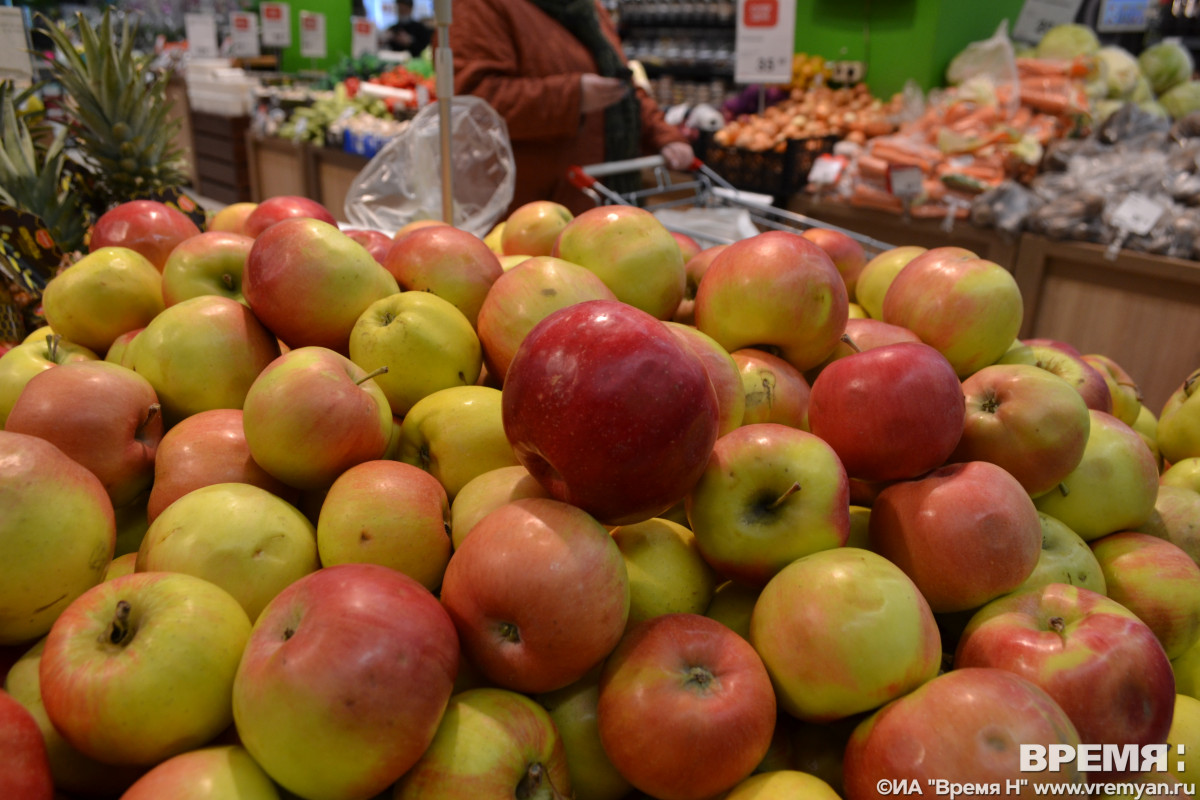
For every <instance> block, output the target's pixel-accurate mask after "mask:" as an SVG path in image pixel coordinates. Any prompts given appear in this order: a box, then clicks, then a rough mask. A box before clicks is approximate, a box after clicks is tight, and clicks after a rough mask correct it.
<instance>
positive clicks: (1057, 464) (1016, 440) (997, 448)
mask: <svg viewBox="0 0 1200 800" xmlns="http://www.w3.org/2000/svg"><path fill="white" fill-rule="evenodd" d="M962 391H963V395H964V396H965V397H966V402H967V413H966V417H965V419H964V423H963V432H962V438H961V439H959V441H958V446H957V447H956V448H955V449H954V452H953V453H952V454H951V455H950V460H951V461H990V462H991V463H993V464H997V465H999V466H1001V467H1003V468H1004V469H1005V470H1006V471H1007V472H1008V473H1009V474H1011V475H1012V476H1013V477H1014V478H1016V479H1017V481H1018V482H1020V484H1021V486H1022V487H1024V489H1025V491H1026V492H1028V493H1029V495H1030V496H1031V497H1037V496H1039V495H1043V494H1045V493H1046V492H1049V491H1050V490H1052V489H1054V488H1055V487H1057V486H1058V484H1059V482H1060V481H1061V480H1062V479H1063V478H1065V477H1067V475H1069V474H1071V471H1072V470H1073V469H1075V468H1076V467H1077V466H1079V462H1080V460H1082V459H1083V451H1084V448H1085V447H1086V446H1087V441H1088V431H1089V430H1090V428H1091V416H1090V414H1089V413H1088V407H1087V404H1085V403H1084V402H1083V398H1082V397H1081V396H1080V395H1079V392H1077V391H1075V389H1074V388H1072V386H1071V385H1070V384H1069V383H1067V382H1066V381H1064V380H1063V379H1061V378H1059V377H1058V376H1057V375H1054V374H1052V373H1050V372H1048V371H1046V370H1044V369H1038V368H1037V367H1034V366H1030V365H1028V364H993V365H991V366H987V367H984V368H983V369H981V370H979V371H978V372H976V373H975V374H974V375H972V376H971V377H969V378H967V379H966V380H964V381H963V384H962Z"/></svg>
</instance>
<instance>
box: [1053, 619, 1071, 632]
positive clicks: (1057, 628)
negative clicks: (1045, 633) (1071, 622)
mask: <svg viewBox="0 0 1200 800" xmlns="http://www.w3.org/2000/svg"><path fill="white" fill-rule="evenodd" d="M1066 629H1067V623H1066V621H1065V620H1064V619H1063V618H1062V617H1051V618H1050V630H1052V631H1054V632H1055V633H1062V632H1063V631H1065V630H1066Z"/></svg>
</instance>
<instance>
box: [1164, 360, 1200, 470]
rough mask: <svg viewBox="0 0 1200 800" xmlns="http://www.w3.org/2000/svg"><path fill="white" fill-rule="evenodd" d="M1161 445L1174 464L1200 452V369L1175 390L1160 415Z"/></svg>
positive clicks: (1166, 456)
mask: <svg viewBox="0 0 1200 800" xmlns="http://www.w3.org/2000/svg"><path fill="white" fill-rule="evenodd" d="M1157 438H1158V449H1159V450H1160V451H1161V452H1162V455H1163V458H1165V459H1166V460H1167V461H1168V462H1169V463H1171V464H1174V463H1175V462H1177V461H1182V460H1183V459H1185V458H1194V457H1197V456H1200V369H1198V370H1196V371H1195V372H1193V373H1192V374H1191V375H1189V376H1188V377H1187V378H1186V379H1185V380H1184V381H1183V383H1182V384H1180V385H1179V388H1178V389H1176V390H1175V391H1174V392H1172V393H1171V396H1170V397H1168V398H1167V402H1166V403H1164V404H1163V407H1162V411H1161V412H1160V413H1159V415H1158V436H1157Z"/></svg>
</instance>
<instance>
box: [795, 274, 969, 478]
mask: <svg viewBox="0 0 1200 800" xmlns="http://www.w3.org/2000/svg"><path fill="white" fill-rule="evenodd" d="M905 269H907V267H906V268H905ZM965 410H966V402H965V400H964V399H963V393H962V384H960V383H959V380H958V376H957V375H955V373H954V368H953V367H952V366H951V365H950V362H948V361H947V360H946V358H945V356H943V355H942V354H941V353H939V352H938V351H937V350H935V349H934V348H933V347H930V346H929V345H926V344H918V343H913V342H900V343H898V344H891V345H885V346H883V347H876V348H874V349H872V350H864V351H863V352H861V353H855V354H854V355H851V356H847V357H845V358H841V359H838V360H837V361H834V362H833V363H832V364H830V365H829V366H828V367H826V368H825V369H824V370H822V371H821V374H820V375H819V376H818V377H817V379H816V380H815V381H814V382H813V387H812V395H811V397H810V398H809V405H808V421H809V425H810V427H811V430H812V432H813V433H815V434H816V435H817V436H820V437H821V438H822V439H824V440H825V441H827V442H829V444H830V446H831V447H833V449H834V452H836V453H837V454H838V457H839V458H840V459H841V460H842V464H843V465H845V467H846V474H847V475H849V476H850V477H851V478H858V479H860V480H866V481H887V480H904V479H907V478H915V477H916V476H918V475H921V474H923V473H925V472H928V471H929V470H931V469H933V468H934V467H937V466H939V465H941V464H942V463H944V462H945V460H946V458H947V457H948V456H949V455H950V454H951V453H952V452H953V451H954V447H955V445H957V444H958V440H959V437H961V436H962V431H963V419H964V414H965Z"/></svg>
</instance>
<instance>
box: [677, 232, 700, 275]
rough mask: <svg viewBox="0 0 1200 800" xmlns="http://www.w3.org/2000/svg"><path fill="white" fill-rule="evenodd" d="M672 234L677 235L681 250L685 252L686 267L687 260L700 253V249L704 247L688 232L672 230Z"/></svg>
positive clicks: (685, 264) (684, 261)
mask: <svg viewBox="0 0 1200 800" xmlns="http://www.w3.org/2000/svg"><path fill="white" fill-rule="evenodd" d="M671 235H672V236H674V237H675V243H676V244H678V245H679V252H680V253H682V254H683V263H684V266H685V267H686V266H687V262H689V261H691V260H692V259H693V258H695V257H696V256H698V255H700V251H701V250H703V249H704V248H702V247H701V246H700V243H699V242H697V241H696V240H695V239H693V238H692V237H691V236H688V235H687V234H686V233H680V232H679V231H671Z"/></svg>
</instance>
